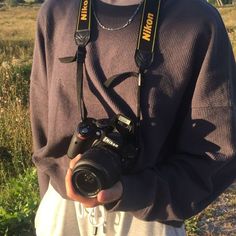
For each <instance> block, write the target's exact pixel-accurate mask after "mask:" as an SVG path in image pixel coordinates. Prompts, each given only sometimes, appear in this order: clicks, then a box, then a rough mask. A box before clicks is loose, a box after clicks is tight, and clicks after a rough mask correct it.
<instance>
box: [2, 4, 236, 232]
mask: <svg viewBox="0 0 236 236" xmlns="http://www.w3.org/2000/svg"><path fill="white" fill-rule="evenodd" d="M38 9H39V6H37V5H36V6H35V5H33V6H23V7H14V8H6V7H5V8H0V25H1V30H0V88H1V90H0V127H1V132H0V235H4V236H8V235H9V236H18V235H19V236H28V235H31V236H33V235H34V234H33V233H32V232H33V218H34V214H35V210H36V208H37V205H38V201H39V199H38V185H37V178H36V173H35V169H34V168H32V163H31V146H32V143H31V142H32V141H31V132H30V122H29V101H28V95H29V76H30V70H31V64H32V53H33V40H34V31H35V20H36V14H37V11H38ZM219 11H220V13H221V15H222V17H223V20H224V22H225V24H226V27H227V31H228V33H229V37H230V39H231V42H232V46H233V50H234V53H235V55H236V21H235V15H236V6H235V7H227V8H221V9H219ZM235 196H236V187H234V188H229V189H228V190H227V191H226V192H225V193H224V194H223V195H221V197H219V198H218V199H217V201H215V202H214V203H212V204H211V205H210V206H209V207H208V208H207V209H206V210H204V211H203V212H202V213H200V214H198V215H197V216H195V217H193V218H191V219H189V220H188V221H186V229H187V232H188V235H194V236H195V235H228V236H229V235H236V233H235V234H231V232H230V230H234V229H235V226H236V222H235V221H236V220H235V216H234V214H235V208H236V200H235V199H236V198H235ZM217 230H218V231H217ZM219 232H221V233H219ZM234 232H236V229H235V231H234Z"/></svg>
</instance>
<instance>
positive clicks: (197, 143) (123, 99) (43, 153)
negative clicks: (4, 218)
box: [30, 0, 236, 225]
mask: <svg viewBox="0 0 236 236" xmlns="http://www.w3.org/2000/svg"><path fill="white" fill-rule="evenodd" d="M79 2H80V1H79V0H47V1H46V2H45V3H44V4H43V6H42V8H41V10H40V12H39V15H38V20H37V33H36V41H35V50H34V60H33V67H32V75H31V90H30V107H31V122H32V133H33V144H34V153H33V161H34V163H35V165H36V167H37V170H38V176H39V183H40V189H41V194H42V195H43V194H44V192H45V191H46V188H47V186H48V182H49V181H50V183H51V184H52V185H53V187H54V188H55V189H56V190H57V191H58V192H59V193H60V194H61V196H62V197H64V198H67V196H66V193H65V185H64V182H65V181H64V177H65V174H66V171H67V168H68V163H69V159H68V158H67V156H66V153H67V149H68V146H69V143H70V139H71V136H72V134H73V132H74V130H75V128H76V126H77V125H78V123H79V122H80V114H79V110H78V106H77V90H76V63H71V64H63V63H61V62H60V61H59V58H61V57H67V56H73V55H75V53H76V49H77V46H76V44H75V42H74V31H75V26H76V20H77V12H78V7H79ZM93 3H94V9H95V10H96V14H97V16H98V18H99V19H100V21H101V22H103V23H104V25H106V26H108V27H117V26H120V25H123V24H124V23H125V22H126V21H127V20H128V18H129V17H130V16H131V15H132V13H133V12H134V10H135V9H136V7H137V6H136V5H131V6H122V7H121V6H112V5H109V4H106V3H102V2H100V1H99V0H97V1H93ZM140 18H141V12H140V11H139V13H138V14H137V16H136V17H135V18H134V21H133V22H132V23H131V24H130V25H129V26H128V27H126V28H124V29H122V30H118V31H111V32H110V31H107V30H104V29H101V28H100V27H99V26H98V25H97V22H96V20H95V19H93V21H92V35H91V41H90V43H89V44H88V46H87V47H86V50H87V56H86V60H85V68H84V74H85V79H84V92H83V93H84V100H85V104H86V107H87V110H88V114H89V116H90V117H93V118H96V119H100V118H108V117H112V116H113V115H114V114H117V113H122V114H125V115H126V116H128V117H131V118H132V119H135V117H136V106H137V99H136V93H137V78H136V77H130V78H127V79H126V80H124V81H122V82H121V83H118V84H117V86H115V87H114V88H109V89H107V88H105V86H104V81H106V80H107V79H108V78H109V77H111V76H113V75H115V74H119V73H123V72H127V71H136V72H137V71H138V68H137V66H136V64H135V60H134V53H135V48H136V42H137V37H138V29H139V22H140ZM155 48H156V49H155V58H154V63H153V64H152V66H151V68H150V69H149V70H148V71H147V73H146V74H145V77H144V81H143V86H142V91H141V108H142V121H141V130H140V137H139V140H140V150H141V151H140V154H139V155H138V157H137V162H136V164H135V166H134V167H133V170H132V171H131V173H130V174H126V175H123V176H122V178H121V182H122V185H123V195H122V198H121V199H120V200H119V201H118V202H115V203H112V204H108V205H105V207H106V208H107V209H108V210H109V211H126V212H130V213H132V214H133V215H134V216H135V217H137V218H139V219H142V220H145V221H160V222H164V223H167V224H168V223H170V224H173V225H175V224H176V223H178V222H180V223H181V222H182V221H183V220H184V219H186V218H189V217H191V216H193V215H195V214H197V213H198V212H200V211H201V210H202V209H204V208H205V207H206V206H207V205H208V204H210V203H211V202H212V201H213V200H214V199H216V197H217V196H218V195H219V194H220V193H222V192H223V191H224V190H225V189H226V188H227V187H228V186H229V185H230V184H231V183H232V182H233V181H234V179H235V176H236V157H235V151H236V137H235V132H236V130H235V129H236V126H235V124H236V123H235V122H236V117H235V101H236V97H235V92H236V66H235V59H234V56H233V52H232V47H231V45H230V41H229V39H228V36H227V32H226V30H225V27H224V24H223V22H222V20H221V17H220V16H219V13H218V12H217V10H216V9H214V8H213V7H212V6H210V5H209V4H207V3H206V1H205V0H202V1H201V0H165V1H162V6H161V10H160V17H159V22H158V35H157V41H156V47H155Z"/></svg>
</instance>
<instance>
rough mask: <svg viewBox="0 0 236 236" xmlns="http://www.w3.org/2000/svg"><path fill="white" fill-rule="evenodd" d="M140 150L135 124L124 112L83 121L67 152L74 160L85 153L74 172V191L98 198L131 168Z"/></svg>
mask: <svg viewBox="0 0 236 236" xmlns="http://www.w3.org/2000/svg"><path fill="white" fill-rule="evenodd" d="M137 152H138V148H137V147H136V129H135V125H134V123H133V122H132V120H130V119H129V118H127V117H125V116H124V115H120V114H118V115H116V116H115V117H114V118H112V119H100V120H96V119H94V118H87V119H85V120H84V121H82V122H80V123H79V125H78V126H77V129H76V131H75V133H74V135H73V137H72V139H71V142H70V146H69V148H68V152H67V155H68V157H69V158H71V159H73V158H74V157H75V156H77V155H78V154H82V155H81V159H80V160H79V161H78V162H77V163H76V165H75V167H74V169H73V173H72V185H73V188H74V190H75V191H76V192H77V193H78V194H80V195H82V196H84V197H88V198H93V197H96V195H97V194H98V192H99V191H101V190H102V189H107V188H109V187H111V186H113V185H114V184H115V183H116V182H117V181H118V180H119V179H120V176H121V174H122V173H128V172H129V171H130V169H131V168H132V167H133V165H134V163H135V160H136V156H137Z"/></svg>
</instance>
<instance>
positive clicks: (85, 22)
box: [59, 0, 92, 121]
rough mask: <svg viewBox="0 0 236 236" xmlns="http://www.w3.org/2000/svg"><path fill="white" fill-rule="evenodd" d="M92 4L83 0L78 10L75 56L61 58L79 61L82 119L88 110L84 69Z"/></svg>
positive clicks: (78, 85)
mask: <svg viewBox="0 0 236 236" xmlns="http://www.w3.org/2000/svg"><path fill="white" fill-rule="evenodd" d="M91 6H92V0H81V1H80V5H79V10H78V15H77V16H78V18H77V24H76V30H75V34H74V39H75V42H76V44H77V46H78V49H77V52H76V55H75V56H74V57H64V58H59V60H60V61H61V62H62V63H71V62H75V61H76V62H77V70H76V78H77V79H76V87H77V100H78V109H79V111H80V116H81V121H83V120H85V119H86V118H87V115H88V112H87V109H86V106H85V102H84V98H83V70H84V63H85V57H86V45H87V44H88V42H89V40H90V32H91V15H92V11H91Z"/></svg>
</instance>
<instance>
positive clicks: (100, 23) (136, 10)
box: [93, 0, 144, 31]
mask: <svg viewBox="0 0 236 236" xmlns="http://www.w3.org/2000/svg"><path fill="white" fill-rule="evenodd" d="M143 1H144V0H142V1H141V2H140V3H139V4H138V6H137V8H136V9H135V11H134V13H133V14H132V15H131V17H130V18H129V19H128V21H127V22H126V23H125V24H124V25H122V26H119V27H116V28H111V27H107V26H105V25H104V24H103V23H102V22H101V21H100V20H99V19H98V17H97V14H96V12H95V10H94V7H93V15H94V17H95V19H96V21H97V23H98V25H99V26H100V27H101V28H102V29H105V30H109V31H117V30H122V29H124V28H125V27H127V26H128V25H129V24H130V23H131V22H132V21H133V20H134V17H135V16H136V15H137V13H138V11H139V8H140V7H141V6H142V4H143Z"/></svg>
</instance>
